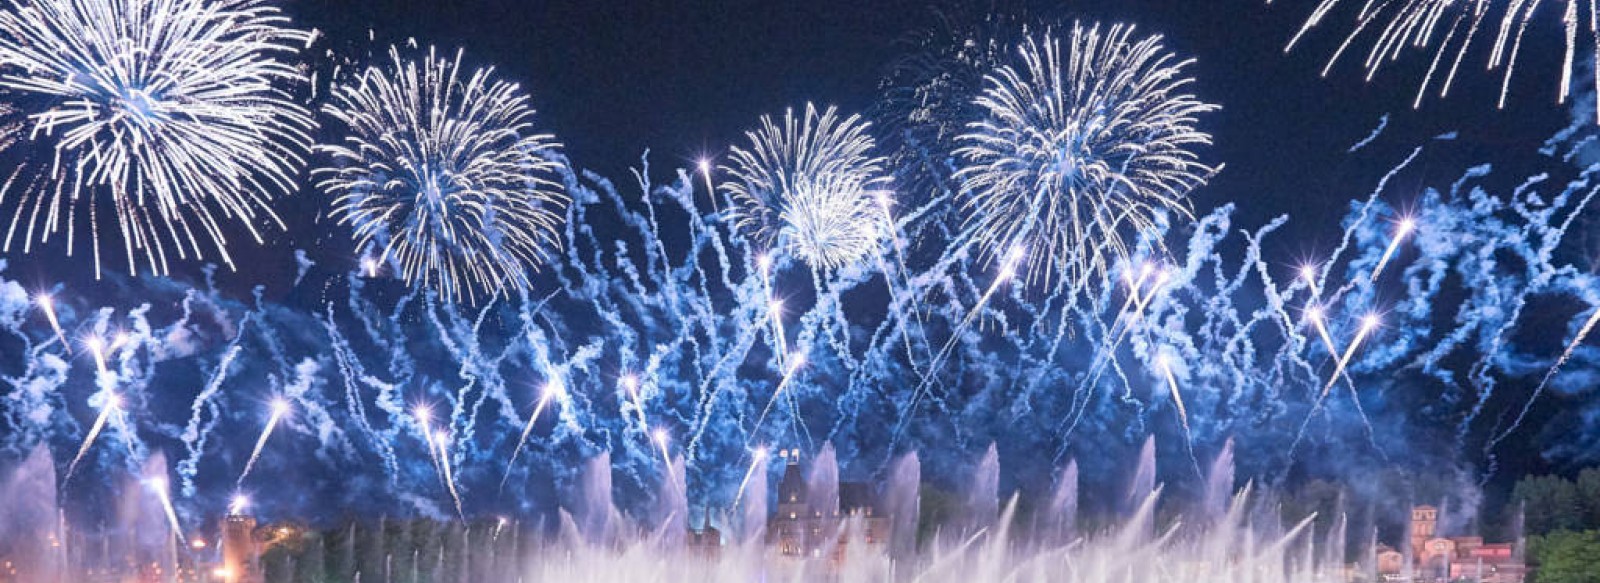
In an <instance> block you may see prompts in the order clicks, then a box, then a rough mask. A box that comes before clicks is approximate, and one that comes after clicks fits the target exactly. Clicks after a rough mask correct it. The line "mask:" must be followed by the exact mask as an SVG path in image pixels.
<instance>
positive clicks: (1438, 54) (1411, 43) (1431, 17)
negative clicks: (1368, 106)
mask: <svg viewBox="0 0 1600 583" xmlns="http://www.w3.org/2000/svg"><path fill="white" fill-rule="evenodd" d="M1271 3H1272V0H1267V4H1271ZM1340 4H1345V5H1355V4H1357V2H1354V1H1348V2H1341V1H1340V0H1320V2H1318V4H1317V7H1316V9H1315V10H1313V11H1312V13H1311V16H1310V17H1308V18H1307V19H1306V22H1305V24H1304V25H1302V26H1301V27H1300V30H1299V32H1297V33H1295V35H1294V37H1293V38H1292V39H1290V40H1289V44H1288V46H1287V47H1285V48H1284V50H1285V51H1286V52H1287V51H1289V50H1293V49H1294V47H1295V45H1297V44H1299V43H1300V41H1301V40H1302V39H1303V38H1304V37H1305V36H1306V34H1307V33H1309V32H1310V31H1311V29H1313V28H1316V27H1317V26H1318V25H1320V24H1322V22H1323V21H1324V20H1326V19H1327V18H1328V16H1329V15H1330V14H1332V13H1333V12H1334V10H1335V9H1336V8H1338V7H1339V6H1340ZM1539 4H1540V3H1539V2H1537V1H1535V2H1528V1H1526V0H1510V1H1499V0H1464V1H1460V2H1451V1H1441V0H1396V1H1393V2H1364V3H1361V8H1360V10H1359V11H1357V12H1356V15H1355V28H1354V29H1353V30H1351V32H1350V33H1349V34H1348V35H1346V36H1345V38H1344V41H1343V42H1341V43H1340V44H1339V48H1338V49H1336V50H1335V51H1334V53H1333V56H1331V57H1329V58H1328V63H1327V65H1325V66H1324V67H1323V68H1322V75H1323V76H1327V75H1328V73H1329V72H1330V71H1332V70H1333V66H1334V64H1335V63H1337V62H1338V61H1339V59H1340V58H1341V57H1343V56H1344V54H1345V52H1346V51H1348V50H1350V49H1351V48H1352V47H1353V46H1354V45H1355V44H1356V43H1357V41H1358V40H1363V39H1364V38H1366V37H1370V38H1371V43H1372V48H1371V49H1370V50H1368V51H1367V54H1366V57H1365V58H1363V60H1362V67H1363V68H1365V69H1366V78H1367V80H1368V81H1370V80H1372V79H1373V78H1374V77H1376V76H1377V74H1378V70H1379V69H1381V68H1383V66H1384V65H1385V64H1388V63H1391V62H1394V61H1398V60H1399V59H1400V57H1401V55H1402V54H1403V53H1405V52H1406V51H1408V50H1413V49H1415V50H1421V51H1425V52H1430V53H1431V55H1432V56H1431V61H1430V63H1429V65H1428V69H1427V72H1426V73H1425V74H1423V76H1422V81H1421V83H1419V84H1418V86H1417V95H1416V97H1415V98H1414V99H1413V100H1412V104H1411V105H1412V107H1420V106H1421V105H1422V100H1423V98H1424V97H1426V96H1427V94H1428V92H1429V90H1430V89H1432V88H1436V89H1437V91H1438V96H1439V97H1441V98H1443V97H1445V96H1447V95H1449V94H1450V87H1451V86H1452V85H1453V84H1454V83H1455V80H1456V76H1457V74H1459V73H1460V71H1461V64H1462V62H1464V61H1465V60H1466V57H1467V53H1468V51H1469V50H1471V49H1472V48H1473V47H1474V46H1487V47H1488V48H1489V53H1488V59H1487V60H1486V62H1485V63H1484V65H1485V70H1489V71H1493V70H1496V69H1500V70H1502V73H1501V79H1500V96H1499V100H1498V102H1497V105H1498V106H1499V107H1505V104H1506V99H1507V97H1508V95H1509V94H1510V91H1511V76H1512V74H1513V73H1514V72H1515V71H1516V66H1517V58H1518V57H1519V56H1520V55H1521V54H1522V53H1523V50H1522V48H1523V47H1522V40H1523V36H1524V35H1525V34H1526V33H1527V31H1528V26H1529V25H1530V24H1532V23H1533V22H1534V18H1535V17H1536V16H1538V15H1539V14H1541V12H1540V11H1539V10H1538V8H1539ZM1548 4H1552V5H1553V4H1557V3H1548ZM1559 4H1561V5H1564V6H1565V9H1564V10H1563V11H1562V14H1561V23H1562V25H1563V28H1564V29H1565V30H1564V32H1565V34H1564V35H1563V36H1564V39H1563V40H1564V43H1563V44H1564V45H1565V47H1566V51H1565V53H1564V55H1563V58H1562V61H1561V63H1562V64H1561V66H1560V69H1561V79H1560V84H1559V85H1558V86H1557V90H1558V91H1559V94H1558V96H1557V100H1558V101H1560V102H1561V103H1565V102H1566V100H1567V98H1568V97H1569V96H1570V94H1571V92H1572V85H1573V74H1574V73H1576V72H1577V71H1578V69H1579V65H1580V63H1581V62H1584V61H1590V62H1592V61H1593V59H1592V58H1590V59H1580V58H1579V57H1578V50H1579V46H1580V45H1582V44H1590V45H1593V46H1591V47H1590V49H1591V50H1593V51H1595V55H1600V42H1597V41H1600V17H1597V9H1600V4H1597V3H1596V1H1595V0H1567V1H1566V2H1562V3H1559ZM1543 13H1544V14H1549V13H1550V10H1546V11H1544V12H1543ZM1580 29H1581V30H1583V31H1584V32H1585V35H1586V36H1587V37H1588V38H1587V39H1583V40H1580V39H1579V35H1578V32H1579V30H1580ZM1363 42H1365V41H1363ZM1595 88H1596V89H1597V90H1600V76H1596V77H1595ZM1596 107H1597V108H1600V96H1597V99H1596Z"/></svg>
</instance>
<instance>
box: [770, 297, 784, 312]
mask: <svg viewBox="0 0 1600 583" xmlns="http://www.w3.org/2000/svg"><path fill="white" fill-rule="evenodd" d="M771 310H772V311H773V312H774V313H781V312H783V300H772V304H771Z"/></svg>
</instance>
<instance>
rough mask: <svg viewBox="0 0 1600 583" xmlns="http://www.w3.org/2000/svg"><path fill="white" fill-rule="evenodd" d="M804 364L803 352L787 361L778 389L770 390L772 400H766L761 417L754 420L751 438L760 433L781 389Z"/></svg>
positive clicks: (804, 356) (781, 391)
mask: <svg viewBox="0 0 1600 583" xmlns="http://www.w3.org/2000/svg"><path fill="white" fill-rule="evenodd" d="M805 364H806V354H805V353H804V352H800V353H796V354H795V355H794V358H793V359H791V360H790V361H789V368H788V370H787V371H785V372H784V373H783V379H782V380H779V381H778V388H776V389H773V390H772V398H771V399H768V400H767V406H766V407H764V408H762V409H761V416H760V417H757V418H756V424H755V426H753V427H751V428H750V437H751V438H754V437H755V436H756V434H757V433H759V432H760V431H761V424H762V423H763V422H765V421H766V420H767V414H768V413H771V412H772V406H773V405H774V404H776V403H777V402H778V397H779V396H781V395H783V389H784V388H785V387H788V386H789V381H790V380H792V379H794V375H795V374H796V373H798V372H800V368H801V367H803V366H805Z"/></svg>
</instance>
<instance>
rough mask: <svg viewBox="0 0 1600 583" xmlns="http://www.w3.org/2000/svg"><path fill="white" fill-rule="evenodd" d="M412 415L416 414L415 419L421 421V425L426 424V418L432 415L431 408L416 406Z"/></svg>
mask: <svg viewBox="0 0 1600 583" xmlns="http://www.w3.org/2000/svg"><path fill="white" fill-rule="evenodd" d="M414 415H416V416H417V420H419V421H421V422H422V424H423V425H427V424H428V420H429V419H431V418H432V417H433V410H432V409H429V408H427V407H417V410H416V412H415V413H414Z"/></svg>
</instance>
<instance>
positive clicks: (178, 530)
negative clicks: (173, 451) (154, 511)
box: [146, 478, 183, 541]
mask: <svg viewBox="0 0 1600 583" xmlns="http://www.w3.org/2000/svg"><path fill="white" fill-rule="evenodd" d="M146 483H147V484H148V485H149V486H150V490H151V491H153V492H155V493H156V497H158V498H160V499H161V509H162V510H163V511H165V512H166V513H167V523H168V524H169V525H171V526H172V535H173V536H174V537H176V539H177V540H180V541H181V540H183V527H182V526H180V525H179V524H178V512H177V510H175V509H173V507H172V493H171V492H170V489H169V488H168V487H167V479H166V478H151V479H150V480H149V481H148V482H146Z"/></svg>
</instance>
